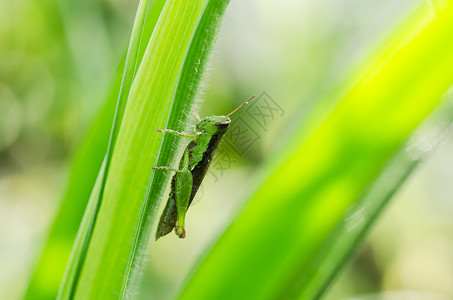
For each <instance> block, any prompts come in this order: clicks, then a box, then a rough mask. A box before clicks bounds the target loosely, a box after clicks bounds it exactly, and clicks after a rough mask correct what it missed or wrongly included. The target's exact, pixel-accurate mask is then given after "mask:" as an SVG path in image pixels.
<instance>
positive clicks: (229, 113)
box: [226, 95, 256, 117]
mask: <svg viewBox="0 0 453 300" xmlns="http://www.w3.org/2000/svg"><path fill="white" fill-rule="evenodd" d="M255 97H256V95H253V96H252V97H250V98H249V99H248V100H247V101H245V102H244V103H242V104H241V105H239V106H238V107H237V108H236V109H235V110H233V111H232V112H230V113H229V114H228V115H226V116H227V117H229V116H231V115H232V114H234V113H235V112H236V111H237V110H238V109H239V108H241V107H242V106H244V105H246V104H247V103H249V101H250V100H252V99H253V98H255Z"/></svg>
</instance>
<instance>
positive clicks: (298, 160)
mask: <svg viewBox="0 0 453 300" xmlns="http://www.w3.org/2000/svg"><path fill="white" fill-rule="evenodd" d="M450 4H451V2H450ZM452 32H453V7H452V6H451V5H450V7H449V8H446V9H444V10H439V11H438V12H437V16H436V18H434V17H433V16H432V13H431V12H430V11H429V10H428V9H426V8H425V7H423V8H421V9H419V10H417V12H416V13H415V14H414V15H413V16H412V18H411V19H410V20H409V21H408V22H407V23H405V24H404V25H403V26H402V27H401V29H400V30H398V35H397V36H396V37H394V38H393V39H390V40H389V43H388V44H387V45H386V47H384V48H383V49H381V51H380V52H378V54H377V55H376V56H375V59H373V60H370V62H372V63H367V64H366V68H363V72H361V73H362V76H360V77H359V79H358V81H356V82H354V84H353V85H351V86H352V88H351V89H350V90H349V91H348V92H347V93H346V94H345V95H343V96H342V98H341V101H340V102H339V105H338V106H337V107H336V108H335V110H333V111H332V113H331V114H330V115H329V116H327V118H326V119H325V120H324V122H322V124H320V125H319V126H316V127H314V128H315V130H313V131H312V132H311V133H310V134H308V136H307V135H305V134H304V132H305V128H299V133H298V134H296V135H295V136H294V139H293V140H292V142H291V143H290V144H289V145H288V148H286V149H285V151H284V152H283V154H284V155H282V156H281V157H279V159H278V160H279V163H278V164H273V165H272V166H270V167H269V169H268V170H267V172H268V177H267V178H266V179H265V180H264V181H263V182H262V184H261V186H260V187H259V188H258V190H257V191H256V192H255V193H254V194H253V195H252V197H251V198H250V200H249V202H248V203H247V206H246V207H245V208H244V209H243V210H242V212H241V213H240V214H239V216H238V217H237V218H236V219H235V221H234V222H233V223H232V224H231V225H230V227H229V228H228V229H227V231H226V232H225V233H224V234H223V236H222V237H221V238H220V239H219V240H218V241H217V243H216V244H215V245H214V246H213V248H212V249H211V250H210V252H209V253H208V254H207V256H206V257H205V258H204V260H203V261H202V262H201V264H200V265H199V266H198V267H197V269H196V270H195V272H194V274H193V276H192V277H191V278H190V279H189V282H188V284H187V285H186V287H185V289H184V290H183V292H182V294H181V296H180V299H195V298H196V299H281V298H284V299H288V298H289V299H294V298H297V297H300V296H301V295H305V293H306V288H307V286H308V285H307V284H308V283H309V282H310V280H311V278H313V277H314V276H316V272H320V271H321V270H319V269H318V268H312V267H311V265H310V264H311V262H312V261H314V260H316V258H317V256H318V255H319V254H320V253H322V250H323V249H324V247H325V241H326V240H327V239H328V238H329V236H330V235H331V233H332V232H333V231H334V230H335V228H337V226H338V225H339V224H340V223H341V222H342V221H343V219H344V217H345V211H346V210H347V209H348V208H349V207H351V205H353V204H354V203H356V201H358V200H359V199H360V195H361V194H362V193H363V191H364V190H365V189H366V187H367V186H368V185H369V184H370V183H371V182H373V181H374V180H375V178H376V177H377V176H378V175H379V174H380V172H381V171H382V169H383V167H384V166H385V165H386V163H387V161H388V159H389V158H391V157H392V155H393V154H394V153H395V151H397V149H398V148H399V147H400V146H401V145H402V143H403V142H404V141H405V140H406V139H407V138H408V137H409V136H410V134H411V133H412V131H413V130H414V129H415V128H416V127H417V126H418V125H419V124H420V123H421V122H422V121H423V120H424V118H425V117H426V116H427V115H429V113H430V112H431V111H432V110H433V109H434V108H435V107H436V105H437V104H438V103H439V102H440V99H441V96H442V94H443V93H444V92H445V91H446V90H447V89H448V87H449V86H450V85H451V84H452V82H453V69H452V68H451V66H452V65H453V40H452V39H450V38H449V37H450V36H451V33H452ZM415 104H416V105H415ZM276 245H277V247H276ZM302 299H311V297H303V296H302Z"/></svg>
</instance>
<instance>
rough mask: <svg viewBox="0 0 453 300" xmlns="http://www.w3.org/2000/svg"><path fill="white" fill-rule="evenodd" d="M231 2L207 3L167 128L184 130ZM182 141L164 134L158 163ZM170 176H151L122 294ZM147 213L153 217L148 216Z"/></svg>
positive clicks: (168, 160) (165, 161)
mask: <svg viewBox="0 0 453 300" xmlns="http://www.w3.org/2000/svg"><path fill="white" fill-rule="evenodd" d="M228 2H229V1H209V2H208V3H207V5H206V8H205V10H204V12H203V15H202V17H201V19H200V22H199V24H198V27H197V29H196V32H195V34H194V36H193V38H192V41H191V44H190V48H189V51H188V53H187V58H186V60H185V62H184V66H183V70H182V72H181V77H180V79H179V82H178V87H177V90H176V94H175V100H174V102H173V105H172V108H171V111H170V117H169V119H168V122H167V126H166V128H171V129H173V130H176V131H179V132H182V131H183V130H184V129H185V126H186V124H187V121H188V116H189V115H188V113H187V112H191V111H192V107H193V104H194V101H195V96H196V94H197V92H198V90H199V87H200V83H201V80H202V76H203V73H204V70H205V68H206V64H207V62H208V58H209V54H210V52H211V51H212V48H213V47H214V44H215V41H216V37H217V35H218V31H219V29H220V25H221V20H222V16H223V14H224V12H225V9H226V7H227V5H228ZM179 142H180V139H179V137H178V136H176V135H172V134H167V135H165V136H164V139H163V142H162V145H161V148H160V150H159V157H158V160H157V163H156V165H158V166H166V165H171V164H172V163H173V162H174V161H175V158H176V154H177V148H175V147H174V145H177V144H179ZM168 178H169V174H168V172H155V173H153V175H152V177H151V180H150V183H149V187H148V193H147V195H146V200H145V201H144V202H143V207H142V209H141V212H140V217H139V222H138V227H137V231H136V233H135V236H134V241H133V247H132V250H131V252H130V255H129V261H128V266H127V270H126V275H125V277H124V283H123V286H122V290H121V296H123V295H125V294H126V293H127V291H128V289H129V285H130V282H131V281H132V282H134V279H135V278H136V275H137V274H136V272H135V273H134V268H133V266H134V265H141V260H142V256H141V255H140V252H141V251H143V250H144V249H146V248H147V244H148V240H149V237H150V235H151V226H152V224H153V219H154V218H155V216H156V212H157V208H158V205H156V203H159V201H160V199H161V197H162V194H163V192H164V189H165V186H166V182H167V181H168ZM148 216H153V217H152V218H148ZM135 271H137V270H136V269H135Z"/></svg>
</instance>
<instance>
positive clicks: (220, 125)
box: [215, 121, 230, 129]
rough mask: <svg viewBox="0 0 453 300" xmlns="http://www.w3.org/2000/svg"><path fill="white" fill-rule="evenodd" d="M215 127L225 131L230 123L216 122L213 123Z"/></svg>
mask: <svg viewBox="0 0 453 300" xmlns="http://www.w3.org/2000/svg"><path fill="white" fill-rule="evenodd" d="M215 126H216V127H217V128H219V129H225V128H227V127H228V126H230V121H218V122H215Z"/></svg>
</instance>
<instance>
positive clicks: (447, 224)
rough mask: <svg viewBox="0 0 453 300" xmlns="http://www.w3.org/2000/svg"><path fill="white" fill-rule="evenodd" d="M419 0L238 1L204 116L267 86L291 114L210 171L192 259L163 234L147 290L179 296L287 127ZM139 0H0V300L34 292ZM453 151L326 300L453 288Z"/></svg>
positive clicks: (443, 294) (194, 225) (189, 245)
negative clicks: (78, 153) (34, 275)
mask: <svg viewBox="0 0 453 300" xmlns="http://www.w3.org/2000/svg"><path fill="white" fill-rule="evenodd" d="M420 3H423V1H415V0H399V1H390V0H385V1H371V0H365V1H357V0H355V1H352V0H330V1H327V0H321V1H314V0H310V1H296V0H288V1H279V2H275V1H269V0H266V1H258V0H248V1H232V3H231V4H230V7H229V9H228V11H227V15H226V18H225V22H224V25H223V27H222V30H221V33H220V37H219V41H218V43H217V45H216V49H215V51H214V54H213V57H212V62H211V65H210V68H209V69H210V70H209V72H208V74H207V75H206V80H205V84H204V88H203V91H202V94H201V95H200V97H199V98H200V112H199V113H200V115H202V116H204V115H210V114H224V113H227V112H229V111H230V110H231V109H232V108H233V107H234V106H236V105H237V103H239V102H240V101H241V100H245V99H243V98H244V95H246V96H249V95H250V96H251V95H253V94H255V93H256V94H257V95H261V94H262V93H263V92H266V93H267V94H268V95H269V96H270V97H271V98H272V99H273V100H274V101H276V102H277V103H278V105H279V106H281V108H282V109H283V110H284V111H285V113H284V114H283V115H279V116H276V117H275V118H274V120H273V121H272V122H271V123H269V124H268V126H266V128H265V129H263V128H259V127H254V129H255V130H256V132H257V134H258V136H259V139H258V140H257V141H256V142H255V143H254V144H253V145H252V147H250V148H249V149H248V150H247V151H245V152H244V153H243V154H242V155H240V156H235V157H234V158H233V162H232V163H231V166H227V168H226V169H225V170H223V171H222V170H220V169H218V168H215V167H214V168H213V169H212V172H211V173H210V175H208V177H207V178H206V180H205V183H204V185H203V188H202V195H200V197H199V199H197V202H196V205H194V206H193V207H192V208H191V209H190V212H189V217H188V221H187V222H188V224H187V227H188V232H189V233H192V232H194V233H195V232H196V234H189V235H188V237H187V239H186V240H185V241H184V255H178V253H180V250H181V241H180V240H178V239H177V238H176V237H175V236H170V237H167V238H164V239H162V240H159V243H156V244H155V245H154V247H152V249H151V250H150V251H151V253H150V254H149V256H148V258H149V262H148V264H147V267H146V269H144V275H145V276H144V278H143V281H142V288H141V289H142V291H141V293H140V295H139V296H138V297H140V298H143V299H148V298H149V297H150V295H152V296H155V297H156V298H158V299H166V298H170V297H171V296H173V295H174V294H175V293H176V292H177V288H178V287H179V284H180V283H181V282H182V281H183V280H184V277H185V276H186V275H187V274H188V272H189V271H190V268H191V266H192V265H193V264H194V262H195V261H196V259H197V258H198V257H199V255H200V254H201V253H202V252H203V250H204V249H205V247H206V246H207V245H209V244H210V242H211V241H212V239H213V238H214V237H215V236H217V234H218V233H219V232H220V231H221V230H222V229H223V228H224V226H225V225H226V224H228V222H229V220H231V218H232V216H233V215H234V214H235V213H236V211H237V209H238V208H239V207H240V204H241V203H239V202H238V201H237V200H235V199H243V198H244V196H245V195H246V193H248V190H247V189H246V186H244V182H247V179H248V178H249V176H250V174H252V173H253V170H254V169H255V168H256V167H257V166H258V165H259V164H260V163H261V161H263V160H264V159H265V158H266V157H268V156H269V155H270V154H271V153H272V152H273V151H275V149H277V148H278V143H279V141H281V140H282V139H283V138H284V136H285V128H287V127H288V126H291V124H294V123H296V122H298V121H299V120H300V119H304V118H306V117H307V116H308V115H309V114H310V112H311V108H312V107H314V105H315V104H316V103H317V101H320V99H322V97H323V95H325V94H326V93H328V92H329V91H331V90H332V89H334V88H335V87H337V85H338V84H340V83H341V80H342V79H343V78H344V77H345V76H346V75H347V74H349V73H350V72H351V71H352V70H353V69H354V68H355V67H356V66H357V65H358V64H359V63H360V62H361V61H362V60H363V59H364V58H366V57H367V55H368V54H369V53H370V51H372V50H373V49H374V48H375V47H376V46H377V45H379V43H380V42H381V41H383V40H384V39H385V37H386V36H388V34H389V33H390V32H391V31H392V29H393V28H395V26H396V25H397V24H399V23H400V22H401V20H403V19H404V17H405V16H407V15H409V14H410V12H411V11H412V10H413V8H414V7H415V6H416V5H417V4H420ZM426 5H430V2H426ZM136 6H137V2H135V1H134V2H130V1H124V0H110V1H109V0H104V1H69V0H42V1H30V0H28V1H27V0H24V1H8V0H2V1H1V2H0V266H1V267H0V299H20V298H21V297H22V296H23V293H24V292H25V289H26V287H27V283H28V280H29V277H30V275H31V272H32V270H33V268H34V266H35V264H36V260H37V257H38V256H39V253H40V251H41V249H42V247H43V243H44V241H45V239H46V237H47V234H48V230H49V227H50V226H51V224H52V222H53V218H54V215H55V214H56V212H57V209H58V206H59V201H60V199H61V195H62V194H63V192H64V189H65V184H66V181H67V177H68V171H69V167H70V163H71V158H72V155H73V153H74V151H75V150H76V149H77V146H78V145H79V142H80V141H81V140H83V138H84V136H85V134H86V132H87V130H88V129H89V128H90V126H91V124H92V123H93V121H94V119H95V117H96V115H97V114H98V113H99V111H100V110H101V108H102V106H103V101H104V99H105V98H106V95H107V94H108V93H109V91H110V89H109V84H110V83H111V82H112V81H113V80H114V78H113V74H114V72H115V70H116V69H117V67H118V66H119V65H120V63H121V60H122V58H123V54H124V51H125V49H126V46H127V41H128V38H129V32H130V29H131V26H132V22H133V18H134V14H135V10H136ZM326 109H328V107H327V104H326ZM241 116H242V117H243V118H244V120H245V122H248V124H251V123H253V121H252V120H250V119H247V116H246V114H245V113H242V114H238V115H237V116H235V117H238V118H239V117H241ZM425 134H426V135H427V136H428V137H429V135H430V134H432V133H430V132H426V133H425ZM224 147H225V148H227V147H226V146H225V145H224ZM451 153H453V139H452V134H451V132H450V133H447V134H446V136H445V137H444V140H443V142H442V143H441V144H440V145H439V147H437V148H436V149H435V150H434V151H433V152H432V154H431V155H430V157H428V158H427V160H426V161H425V162H424V163H423V164H422V165H421V166H420V167H419V168H418V170H417V171H416V172H415V173H414V174H413V176H411V178H410V179H409V181H408V182H407V183H406V184H405V185H404V186H403V187H402V188H401V190H400V191H399V192H398V194H397V195H396V197H395V199H394V200H393V203H392V204H391V205H390V207H389V208H388V209H387V210H386V212H385V213H384V214H383V216H382V218H381V219H380V221H379V222H378V224H377V226H375V228H374V229H373V230H372V232H371V233H370V234H369V236H368V238H367V239H366V241H365V243H364V245H363V246H362V247H361V248H360V249H359V250H358V251H357V253H356V254H355V256H354V257H353V258H352V260H351V262H350V263H349V264H348V266H347V268H346V269H345V270H344V271H343V272H341V274H340V276H339V278H338V280H337V282H336V283H335V284H334V286H333V288H332V289H331V290H330V291H329V293H328V295H327V296H326V299H376V295H387V297H389V298H388V299H405V298H404V297H409V296H412V297H418V298H410V299H451V298H453V284H451V283H452V282H453V254H452V253H453V236H452V231H453V226H452V225H453V224H452V223H453V221H452V218H451V216H452V214H453V204H452V203H451V201H449V200H451V196H450V195H451V194H452V192H453V191H452V186H451V184H450V182H451V180H452V179H453V168H452V166H453V157H452V155H451ZM214 166H215V165H214ZM301 171H302V172H303V170H301ZM172 253H173V254H174V255H172ZM163 254H165V255H166V256H169V257H172V259H170V260H163V259H162V257H163ZM50 271H51V270H50ZM385 299H387V298H385Z"/></svg>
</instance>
